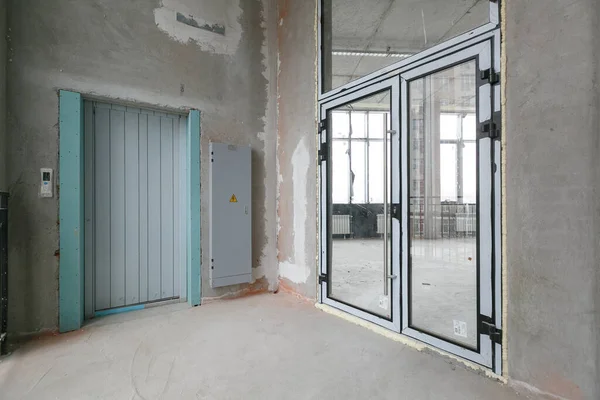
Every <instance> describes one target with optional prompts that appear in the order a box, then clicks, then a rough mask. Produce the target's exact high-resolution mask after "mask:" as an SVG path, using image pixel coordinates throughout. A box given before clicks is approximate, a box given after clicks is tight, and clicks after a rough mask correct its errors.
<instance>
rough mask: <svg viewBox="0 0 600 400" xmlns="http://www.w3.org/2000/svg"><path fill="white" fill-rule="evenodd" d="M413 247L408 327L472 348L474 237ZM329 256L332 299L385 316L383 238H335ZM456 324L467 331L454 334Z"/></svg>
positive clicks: (474, 342) (425, 242)
mask: <svg viewBox="0 0 600 400" xmlns="http://www.w3.org/2000/svg"><path fill="white" fill-rule="evenodd" d="M411 247H412V251H411V253H412V256H413V257H412V269H411V273H412V298H411V305H412V315H411V326H413V327H415V328H418V329H421V330H424V331H428V332H431V333H434V334H436V335H438V336H442V337H446V338H449V339H451V340H453V341H455V342H460V343H463V344H465V345H467V346H472V347H476V346H477V331H476V326H477V246H476V242H475V238H463V239H439V240H416V239H415V240H413V241H412V242H411ZM332 253H333V254H332V260H333V263H332V264H333V271H332V274H331V281H332V289H331V290H332V297H333V298H335V299H336V300H341V301H344V302H346V303H348V304H350V305H354V306H357V307H359V308H362V309H364V310H367V311H370V312H372V313H374V314H378V315H381V316H387V317H389V312H388V311H387V310H384V309H382V308H380V307H379V297H380V296H382V295H383V293H384V292H383V241H382V239H379V240H378V239H336V240H333V252H332ZM455 321H456V322H457V323H460V322H462V323H464V325H462V327H465V329H466V330H462V331H459V332H458V334H455V331H454V323H455ZM465 335H466V336H465Z"/></svg>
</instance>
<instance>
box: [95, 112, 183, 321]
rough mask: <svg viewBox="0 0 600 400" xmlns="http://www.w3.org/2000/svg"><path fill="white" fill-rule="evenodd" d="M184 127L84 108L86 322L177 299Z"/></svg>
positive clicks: (179, 120) (160, 116)
mask: <svg viewBox="0 0 600 400" xmlns="http://www.w3.org/2000/svg"><path fill="white" fill-rule="evenodd" d="M186 125H187V121H186V118H185V117H183V116H179V115H171V114H165V113H161V112H155V111H150V110H140V109H136V108H130V107H124V106H117V105H110V104H104V103H98V102H86V104H85V128H86V138H85V139H86V142H85V147H86V150H85V158H86V159H85V186H86V210H85V214H86V226H85V229H86V232H85V239H86V249H85V257H86V276H85V281H86V285H85V287H86V292H85V294H86V307H85V311H86V317H88V318H89V317H92V316H93V315H94V312H95V311H99V310H105V309H110V308H117V307H123V306H129V305H135V304H140V303H147V302H154V301H159V300H168V299H174V298H178V297H180V296H181V297H185V284H184V283H185V273H184V271H185V270H184V269H183V268H184V266H185V261H186V260H185V257H186V252H185V243H186V240H185V226H184V221H185V215H184V210H185V207H184V205H185V199H186V196H185V162H184V160H185V140H186V135H185V132H186ZM182 290H183V293H182V292H181V291H182Z"/></svg>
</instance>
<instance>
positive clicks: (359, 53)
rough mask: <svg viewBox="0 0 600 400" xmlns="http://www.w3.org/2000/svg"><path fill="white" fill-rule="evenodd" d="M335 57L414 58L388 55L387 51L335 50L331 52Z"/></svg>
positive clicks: (401, 54) (409, 54)
mask: <svg viewBox="0 0 600 400" xmlns="http://www.w3.org/2000/svg"><path fill="white" fill-rule="evenodd" d="M331 54H333V55H334V56H350V57H392V58H407V57H410V56H412V54H411V53H391V52H390V53H388V52H385V51H348V50H334V51H332V52H331Z"/></svg>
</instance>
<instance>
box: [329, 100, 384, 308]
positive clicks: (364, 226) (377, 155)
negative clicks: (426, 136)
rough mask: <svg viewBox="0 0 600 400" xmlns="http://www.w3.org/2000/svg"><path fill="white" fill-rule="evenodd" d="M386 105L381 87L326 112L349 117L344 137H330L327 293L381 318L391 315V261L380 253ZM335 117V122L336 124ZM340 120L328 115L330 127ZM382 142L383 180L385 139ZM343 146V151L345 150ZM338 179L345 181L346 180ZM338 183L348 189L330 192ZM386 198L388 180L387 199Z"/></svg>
mask: <svg viewBox="0 0 600 400" xmlns="http://www.w3.org/2000/svg"><path fill="white" fill-rule="evenodd" d="M367 111H368V112H367ZM390 111H391V110H390V96H389V91H385V92H382V93H378V94H375V95H372V96H370V97H368V98H364V99H362V100H359V101H356V102H353V103H351V104H347V105H344V106H341V107H339V108H338V109H336V110H333V111H331V112H330V115H335V114H337V113H341V112H345V113H349V117H348V119H347V120H346V121H348V120H349V121H351V124H352V126H351V130H350V131H351V132H352V134H351V135H350V137H348V138H345V137H344V138H342V137H339V136H338V137H335V136H334V137H332V138H331V143H332V153H331V162H330V164H331V168H332V180H333V182H332V187H333V194H334V196H333V203H334V204H333V205H332V210H331V214H332V215H331V225H330V227H331V232H330V234H331V242H332V245H331V266H330V280H329V297H331V298H333V299H335V300H337V301H341V302H344V303H346V304H349V305H351V306H353V307H356V308H359V309H362V310H365V311H368V312H370V313H373V314H376V315H379V316H382V317H384V318H390V316H391V304H390V302H389V298H391V296H390V295H391V293H390V292H389V291H390V282H389V279H387V278H384V275H385V274H386V273H387V271H386V265H385V264H386V260H387V268H388V270H389V268H390V265H391V264H390V257H389V251H388V253H387V254H386V252H385V246H384V240H385V235H384V230H385V225H384V224H385V221H388V225H387V226H388V228H387V229H388V237H387V239H388V248H391V235H390V234H389V232H390V224H389V221H390V218H389V217H388V218H386V217H385V215H384V214H386V213H384V193H385V189H386V188H385V185H384V182H385V177H384V176H385V170H384V166H385V160H386V156H385V153H384V140H383V137H384V133H385V131H386V130H387V121H386V119H385V116H386V114H389V113H390ZM337 121H340V122H339V123H340V124H341V125H340V127H338V126H336V123H338V122H337ZM367 121H369V122H367ZM346 123H347V122H344V121H342V120H338V119H334V118H332V119H331V124H332V126H331V127H330V129H331V131H332V132H338V131H341V130H343V129H345V127H344V125H343V124H346ZM361 127H362V128H361ZM367 128H368V129H367ZM361 129H362V130H361ZM359 132H360V133H359ZM363 132H364V133H363ZM371 134H373V136H375V137H371ZM387 147H388V156H387V161H388V162H387V164H388V170H387V171H388V173H387V175H388V185H389V182H390V180H391V176H390V175H391V174H390V171H391V169H390V165H389V164H390V163H391V160H390V157H389V154H390V151H391V145H390V141H389V140H388V146H387ZM348 148H349V149H350V150H351V151H350V152H349V154H348V153H346V149H348ZM338 181H339V182H350V186H349V187H348V186H344V185H345V183H339V182H338ZM342 189H346V190H347V191H348V193H349V194H348V195H347V196H346V197H343V196H342V195H341V194H338V195H336V193H337V192H338V191H341V190H342ZM390 199H391V189H389V186H388V204H389V201H390ZM342 200H345V201H342ZM388 210H389V206H388Z"/></svg>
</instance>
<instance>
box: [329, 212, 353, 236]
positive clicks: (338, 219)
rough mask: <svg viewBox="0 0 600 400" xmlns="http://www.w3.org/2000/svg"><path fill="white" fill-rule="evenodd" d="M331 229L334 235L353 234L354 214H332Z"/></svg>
mask: <svg viewBox="0 0 600 400" xmlns="http://www.w3.org/2000/svg"><path fill="white" fill-rule="evenodd" d="M331 217H332V218H331V222H332V223H331V230H332V232H331V233H332V234H333V235H351V234H352V216H351V215H332V216H331Z"/></svg>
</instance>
